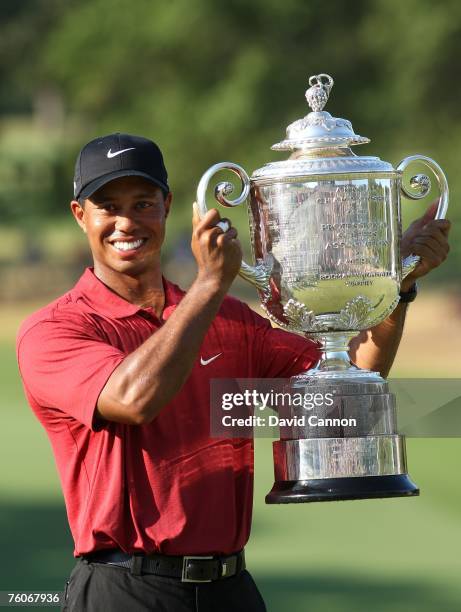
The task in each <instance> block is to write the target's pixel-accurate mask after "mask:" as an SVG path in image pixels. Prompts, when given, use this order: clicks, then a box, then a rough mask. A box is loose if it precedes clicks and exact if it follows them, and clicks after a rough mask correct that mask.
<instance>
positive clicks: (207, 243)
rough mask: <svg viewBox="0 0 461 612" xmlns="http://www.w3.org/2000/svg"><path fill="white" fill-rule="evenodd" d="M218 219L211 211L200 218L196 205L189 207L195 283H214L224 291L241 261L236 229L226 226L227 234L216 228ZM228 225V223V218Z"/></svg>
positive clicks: (218, 216) (217, 214) (240, 248)
mask: <svg viewBox="0 0 461 612" xmlns="http://www.w3.org/2000/svg"><path fill="white" fill-rule="evenodd" d="M219 221H221V216H220V214H219V212H218V211H217V210H216V208H212V209H211V210H209V211H208V212H207V214H206V215H205V216H204V217H203V219H200V216H199V214H198V209H197V205H196V204H195V203H194V205H193V217H192V226H193V231H192V241H191V247H192V253H193V254H194V257H195V259H196V261H197V265H198V275H197V280H200V281H205V282H211V283H216V287H217V288H218V287H219V288H220V289H221V290H223V291H227V290H228V289H229V287H230V285H231V284H232V281H233V280H234V278H235V276H236V275H237V273H238V271H239V269H240V264H241V262H242V247H241V245H240V242H239V240H238V239H237V230H236V229H235V228H234V227H230V228H229V229H228V230H227V232H223V230H222V229H221V228H220V227H219V226H216V224H217V223H218V222H219ZM226 221H228V223H229V225H230V222H229V220H228V219H226Z"/></svg>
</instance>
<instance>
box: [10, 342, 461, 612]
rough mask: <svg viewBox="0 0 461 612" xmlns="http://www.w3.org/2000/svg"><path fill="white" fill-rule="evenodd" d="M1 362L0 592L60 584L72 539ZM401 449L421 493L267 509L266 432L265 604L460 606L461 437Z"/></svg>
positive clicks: (253, 543) (261, 511)
mask: <svg viewBox="0 0 461 612" xmlns="http://www.w3.org/2000/svg"><path fill="white" fill-rule="evenodd" d="M0 358H1V363H2V368H1V371H0V381H1V389H2V400H1V410H2V429H1V438H0V460H1V466H2V469H1V471H0V495H1V500H2V501H1V503H0V527H1V528H0V546H1V550H2V558H3V560H4V562H3V563H2V572H1V577H0V590H8V589H28V590H34V589H56V590H62V589H63V585H64V583H65V580H66V578H67V575H68V574H69V573H70V570H71V568H72V567H73V564H74V562H73V559H72V550H73V542H72V539H71V537H70V532H69V529H68V526H67V519H66V514H65V508H64V503H63V499H62V494H61V490H60V486H59V482H58V476H57V472H56V468H55V466H54V460H53V456H52V453H51V448H50V445H49V442H48V439H47V436H46V434H45V432H44V431H43V429H42V427H41V425H40V424H39V423H38V422H37V421H36V419H35V417H34V416H33V414H32V412H31V411H30V409H29V407H28V406H27V404H26V402H25V399H24V398H23V394H22V388H21V385H20V381H19V378H18V375H17V371H16V363H15V355H14V351H13V347H12V345H11V344H10V343H4V344H2V345H0ZM407 448H408V458H409V467H410V474H411V476H412V477H413V479H414V480H415V481H416V482H417V483H418V485H419V486H420V487H421V491H422V493H421V497H419V498H411V499H388V500H369V501H357V502H338V503H324V504H300V505H288V506H266V505H265V504H264V496H265V494H266V493H267V491H268V490H269V489H270V488H271V486H272V478H273V476H272V454H271V452H272V451H271V440H267V439H260V440H257V442H256V473H255V480H256V486H255V504H254V521H253V530H252V536H251V539H250V542H249V544H248V547H247V560H248V565H249V568H250V570H251V571H252V572H253V574H254V576H255V579H256V581H257V583H258V585H259V586H260V588H261V590H262V592H263V594H264V596H265V599H266V601H267V605H268V610H269V611H270V612H278V611H279V610H289V611H290V612H298V611H299V612H304V611H306V612H307V611H310V610H326V611H328V612H358V611H360V612H361V611H363V612H370V611H372V612H391V611H392V612H413V611H414V612H416V611H418V612H429V611H432V610H437V611H439V610H440V611H443V612H456V611H458V610H460V609H461V582H460V580H459V573H460V565H461V562H460V561H459V548H460V543H461V486H460V479H459V469H458V464H459V458H460V457H461V441H460V440H458V439H411V440H409V441H408V443H407ZM19 566H20V569H19ZM41 609H42V610H43V609H44V608H41Z"/></svg>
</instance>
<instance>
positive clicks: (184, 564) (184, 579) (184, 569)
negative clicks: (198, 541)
mask: <svg viewBox="0 0 461 612" xmlns="http://www.w3.org/2000/svg"><path fill="white" fill-rule="evenodd" d="M213 558H214V557H213V555H211V556H209V557H204V556H185V557H184V558H183V560H182V574H181V582H213V581H212V579H211V578H208V579H205V580H200V579H199V580H192V579H191V578H188V577H187V562H188V561H190V560H192V559H213Z"/></svg>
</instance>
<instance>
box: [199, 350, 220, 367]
mask: <svg viewBox="0 0 461 612" xmlns="http://www.w3.org/2000/svg"><path fill="white" fill-rule="evenodd" d="M220 355H222V353H218V354H217V355H215V356H214V357H210V359H203V357H200V363H201V364H202V365H208V364H209V363H211V362H212V361H214V360H215V359H217V358H218V357H219V356H220Z"/></svg>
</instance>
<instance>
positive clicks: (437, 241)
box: [413, 234, 448, 253]
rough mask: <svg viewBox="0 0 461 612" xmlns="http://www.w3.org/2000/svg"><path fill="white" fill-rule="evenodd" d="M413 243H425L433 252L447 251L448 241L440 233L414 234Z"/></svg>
mask: <svg viewBox="0 0 461 612" xmlns="http://www.w3.org/2000/svg"><path fill="white" fill-rule="evenodd" d="M413 244H414V245H417V244H420V245H425V244H426V245H427V246H429V247H430V248H431V249H432V250H433V251H434V252H435V253H445V252H447V253H448V242H447V241H446V239H445V237H444V236H443V234H442V235H439V234H437V235H431V236H416V237H415V238H414V240H413Z"/></svg>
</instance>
